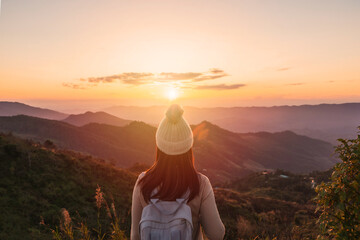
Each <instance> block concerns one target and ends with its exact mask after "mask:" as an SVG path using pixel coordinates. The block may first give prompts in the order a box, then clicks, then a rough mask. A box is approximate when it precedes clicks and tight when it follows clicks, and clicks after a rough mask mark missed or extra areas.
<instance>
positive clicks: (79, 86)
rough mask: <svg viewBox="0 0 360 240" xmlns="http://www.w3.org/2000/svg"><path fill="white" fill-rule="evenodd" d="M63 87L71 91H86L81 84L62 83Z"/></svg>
mask: <svg viewBox="0 0 360 240" xmlns="http://www.w3.org/2000/svg"><path fill="white" fill-rule="evenodd" d="M62 85H63V86H64V87H68V88H72V89H87V87H85V86H83V85H81V84H74V83H63V84H62Z"/></svg>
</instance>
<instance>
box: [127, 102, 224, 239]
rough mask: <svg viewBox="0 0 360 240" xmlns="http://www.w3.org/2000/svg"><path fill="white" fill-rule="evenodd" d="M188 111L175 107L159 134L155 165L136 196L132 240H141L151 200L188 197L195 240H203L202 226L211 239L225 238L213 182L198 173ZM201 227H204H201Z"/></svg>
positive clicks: (139, 184)
mask: <svg viewBox="0 0 360 240" xmlns="http://www.w3.org/2000/svg"><path fill="white" fill-rule="evenodd" d="M183 112H184V110H183V109H182V108H181V107H180V106H179V105H176V104H174V105H171V106H170V107H169V109H168V110H167V112H166V116H165V117H164V118H163V120H162V121H161V123H160V125H159V127H158V129H157V132H156V145H157V154H156V161H155V163H154V165H153V166H152V167H151V168H150V169H148V170H147V171H146V172H144V173H142V174H140V175H139V177H138V179H137V181H136V183H135V187H134V191H133V196H132V209H131V211H132V222H131V237H130V238H131V240H138V239H140V230H139V223H140V219H141V216H142V212H143V209H144V207H146V206H147V205H148V204H150V199H153V198H157V199H160V200H162V201H175V200H176V199H178V198H181V197H183V196H187V205H188V206H189V207H190V209H191V218H192V225H193V230H192V239H194V240H200V239H203V236H202V231H201V227H202V228H203V230H204V232H205V235H206V236H207V238H208V239H210V240H217V239H223V237H224V234H225V227H224V225H223V223H222V221H221V219H220V216H219V212H218V210H217V207H216V203H215V197H214V192H213V189H212V186H211V184H210V181H209V179H208V178H207V177H206V176H205V175H203V174H201V173H198V172H197V171H196V170H195V167H194V157H193V152H192V145H193V134H192V131H191V128H190V126H189V124H188V123H187V122H186V121H185V119H184V118H183V117H182V115H183ZM200 225H201V227H200Z"/></svg>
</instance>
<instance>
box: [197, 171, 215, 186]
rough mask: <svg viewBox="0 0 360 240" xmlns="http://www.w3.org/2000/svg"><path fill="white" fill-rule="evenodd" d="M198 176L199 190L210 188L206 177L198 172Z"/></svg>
mask: <svg viewBox="0 0 360 240" xmlns="http://www.w3.org/2000/svg"><path fill="white" fill-rule="evenodd" d="M198 176H199V182H200V189H201V190H203V189H209V188H212V186H211V183H210V180H209V178H208V177H207V176H206V175H204V174H202V173H200V172H199V173H198Z"/></svg>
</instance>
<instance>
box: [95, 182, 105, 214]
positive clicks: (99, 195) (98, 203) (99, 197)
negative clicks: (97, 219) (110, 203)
mask: <svg viewBox="0 0 360 240" xmlns="http://www.w3.org/2000/svg"><path fill="white" fill-rule="evenodd" d="M95 199H96V206H97V208H98V209H100V208H101V204H102V203H103V202H104V194H103V192H102V191H101V188H100V186H99V185H97V188H96V195H95Z"/></svg>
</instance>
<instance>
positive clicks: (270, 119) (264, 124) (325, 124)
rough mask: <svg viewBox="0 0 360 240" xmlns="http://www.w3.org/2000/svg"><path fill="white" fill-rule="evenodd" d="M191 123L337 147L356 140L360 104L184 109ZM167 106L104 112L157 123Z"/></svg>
mask: <svg viewBox="0 0 360 240" xmlns="http://www.w3.org/2000/svg"><path fill="white" fill-rule="evenodd" d="M184 109H185V113H184V116H185V117H186V119H187V120H188V121H189V122H190V123H191V124H199V123H200V122H202V121H210V122H212V123H214V124H216V125H218V126H220V127H222V128H225V129H227V130H230V131H233V132H240V133H247V132H260V131H266V132H279V131H286V130H290V131H293V132H295V133H297V134H300V135H306V136H309V137H312V138H317V139H322V140H325V141H327V142H330V143H332V144H334V145H335V144H337V141H336V140H337V139H338V138H353V137H356V136H355V133H356V129H357V126H360V103H343V104H319V105H300V106H273V107H229V108H226V107H215V108H197V107H186V106H185V107H184ZM165 110H166V106H153V107H129V106H115V107H110V108H106V109H103V111H105V112H108V113H110V114H113V115H115V116H118V117H123V118H126V119H133V120H138V121H146V122H147V123H158V122H159V121H160V119H161V118H162V116H163V115H164V112H165Z"/></svg>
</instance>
